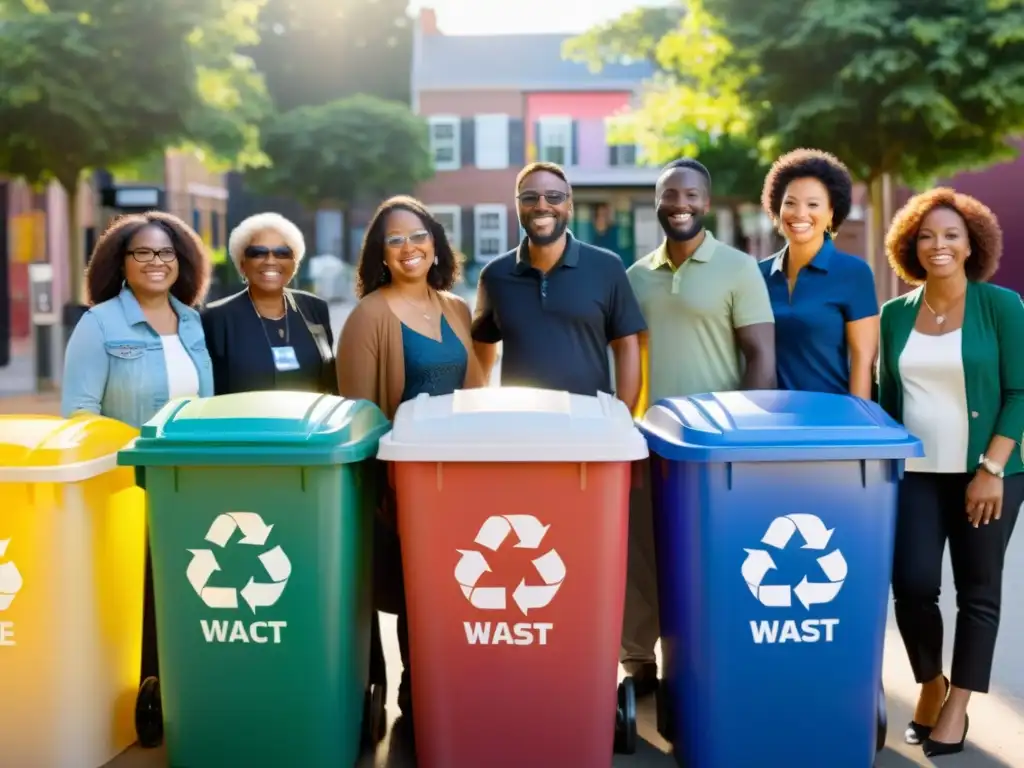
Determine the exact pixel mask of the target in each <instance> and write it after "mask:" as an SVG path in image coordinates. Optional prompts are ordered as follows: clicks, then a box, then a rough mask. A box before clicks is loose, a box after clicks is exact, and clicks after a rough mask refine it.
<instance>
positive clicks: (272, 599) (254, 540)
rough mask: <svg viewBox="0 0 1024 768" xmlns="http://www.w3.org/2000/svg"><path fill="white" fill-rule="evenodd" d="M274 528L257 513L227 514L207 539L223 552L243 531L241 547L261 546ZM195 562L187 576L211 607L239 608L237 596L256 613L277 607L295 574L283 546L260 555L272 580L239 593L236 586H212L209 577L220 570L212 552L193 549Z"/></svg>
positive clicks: (253, 583)
mask: <svg viewBox="0 0 1024 768" xmlns="http://www.w3.org/2000/svg"><path fill="white" fill-rule="evenodd" d="M273 527H274V526H272V525H267V524H266V523H264V522H263V518H262V517H260V516H259V515H258V514H256V513H255V512H226V513H224V514H222V515H218V517H217V519H216V520H214V521H213V524H212V525H210V530H209V531H208V532H207V534H206V540H207V541H208V542H210V543H211V544H216V545H217V546H218V547H220V548H221V549H223V548H224V547H226V546H227V544H228V541H230V540H231V537H232V535H233V534H234V533H235V531H236V530H238V531H241V532H242V538H241V539H239V540H238V543H239V544H242V545H244V546H250V547H262V546H263V545H264V544H266V543H267V539H268V538H269V537H270V531H271V530H272V529H273ZM188 551H189V552H190V553H191V554H192V561H191V562H190V563H189V564H188V570H187V571H186V574H185V575H186V576H187V577H188V581H189V584H191V585H192V589H194V590H195V591H196V594H197V595H199V597H200V598H201V599H202V601H203V602H204V603H206V605H207V607H209V608H238V596H239V594H241V596H242V599H243V600H244V601H245V602H246V603H247V604H248V605H249V608H250V609H251V610H252V612H253V613H256V609H257V608H269V607H270V606H272V605H274V604H275V603H276V602H277V601H278V600H279V599H280V598H281V595H282V594H283V593H284V588H285V587H286V586H288V578H289V577H290V576H291V575H292V563H291V561H290V560H289V559H288V555H286V554H285V553H284V550H283V549H281V547H280V546H276V547H274V548H273V549H269V550H267V551H266V552H264V553H263V554H261V555H260V556H259V560H260V563H262V564H263V568H264V569H265V570H266V572H267V575H268V576H269V577H270V581H269V582H268V581H256V580H255V579H254V578H250V579H249V582H248V583H247V584H246V585H245V586H244V587H242V589H241V590H237V589H235V588H234V587H210V586H207V583H208V582H209V580H210V577H211V576H212V575H213V574H214V573H216V572H217V571H219V570H220V564H219V563H218V562H217V556H216V555H215V554H214V553H213V550H209V549H190V550H188Z"/></svg>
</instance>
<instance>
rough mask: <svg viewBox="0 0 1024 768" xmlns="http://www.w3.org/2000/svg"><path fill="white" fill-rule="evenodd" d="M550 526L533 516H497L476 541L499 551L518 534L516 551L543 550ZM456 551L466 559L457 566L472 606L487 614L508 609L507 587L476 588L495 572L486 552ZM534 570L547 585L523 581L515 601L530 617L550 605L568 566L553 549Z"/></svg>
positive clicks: (458, 577)
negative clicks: (481, 578)
mask: <svg viewBox="0 0 1024 768" xmlns="http://www.w3.org/2000/svg"><path fill="white" fill-rule="evenodd" d="M550 527H551V526H550V525H542V524H541V522H540V520H538V519H537V518H535V517H533V516H532V515H493V516H491V517H489V518H487V519H486V520H484V524H483V525H482V526H480V532H479V533H478V534H477V535H476V539H475V540H474V542H475V543H476V544H479V545H480V546H481V547H486V548H487V549H489V550H491V551H492V552H497V551H498V548H499V547H500V546H501V545H502V544H503V543H504V541H505V539H506V538H508V535H509V534H510V533H512V532H513V531H514V532H515V534H516V537H517V538H518V540H519V541H518V543H517V544H516V545H515V547H516V549H539V548H540V544H541V541H543V539H544V535H545V534H546V533H547V532H548V529H549V528H550ZM456 552H458V553H459V554H460V555H462V558H461V559H460V560H459V562H458V564H457V565H456V566H455V580H456V581H457V582H458V583H459V586H460V587H462V594H464V595H465V596H466V599H468V600H469V602H470V604H471V605H472V606H474V607H475V608H480V609H482V610H485V611H502V610H504V609H505V605H506V602H507V590H506V589H505V587H478V586H476V583H477V582H478V581H479V580H480V577H481V576H483V575H484V574H485V573H487V572H489V571H490V570H491V567H490V566H489V565H488V564H487V558H485V557H484V555H483V553H481V552H478V551H477V550H475V549H457V550H456ZM533 567H534V568H535V569H536V570H537V573H538V574H539V575H540V578H541V580H542V581H543V582H544V583H543V584H527V583H526V579H522V580H521V581H520V582H519V586H517V587H516V588H515V590H514V591H513V592H512V600H513V601H515V604H516V605H518V606H519V610H521V611H522V612H523V614H524V615H529V612H530V610H531V609H536V608H543V607H544V606H546V605H547V604H548V603H550V602H551V601H552V600H553V599H554V597H555V595H556V594H557V593H558V589H559V587H561V585H562V581H563V580H564V579H565V563H563V562H562V558H561V557H559V555H558V553H557V552H556V551H555V550H553V549H550V550H548V551H547V553H545V554H543V555H541V556H540V557H538V558H536V559H534V560H533Z"/></svg>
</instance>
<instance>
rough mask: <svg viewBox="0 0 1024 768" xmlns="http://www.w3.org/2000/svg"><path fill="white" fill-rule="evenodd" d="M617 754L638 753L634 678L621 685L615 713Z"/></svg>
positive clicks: (627, 679) (624, 681)
mask: <svg viewBox="0 0 1024 768" xmlns="http://www.w3.org/2000/svg"><path fill="white" fill-rule="evenodd" d="M615 752H617V753H618V754H620V755H632V754H634V753H636V687H635V686H634V684H633V678H632V677H627V678H626V679H625V680H623V681H622V682H621V683H619V696H618V708H617V710H616V712H615Z"/></svg>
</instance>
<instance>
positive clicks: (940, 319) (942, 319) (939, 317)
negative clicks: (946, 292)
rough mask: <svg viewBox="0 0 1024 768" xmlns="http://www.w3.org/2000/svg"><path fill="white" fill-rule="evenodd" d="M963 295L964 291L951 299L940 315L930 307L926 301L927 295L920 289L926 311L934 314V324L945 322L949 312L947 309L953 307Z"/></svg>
mask: <svg viewBox="0 0 1024 768" xmlns="http://www.w3.org/2000/svg"><path fill="white" fill-rule="evenodd" d="M965 295H966V294H965V293H962V294H960V295H959V296H957V297H956V298H955V299H953V301H952V302H950V305H949V307H948V308H947V309H946V312H943V313H942V314H941V315H940V314H939V313H938V312H936V311H935V310H934V309H933V308H932V305H931V304H929V303H928V297H927V296H925V295H924V291H921V301H923V302H924V305H925V306H926V307H927V308H928V311H929V312H931V313H932V314H933V315H934V316H935V322H936V324H938V325H942V324H943V323H944V322H946V314H947V313H948V312H949V310H950V309H952V308H953V307H955V306H956V305H957V304H958V303H959V302H960V299H962V298H963V297H964V296H965Z"/></svg>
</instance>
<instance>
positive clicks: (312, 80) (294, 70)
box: [251, 0, 413, 112]
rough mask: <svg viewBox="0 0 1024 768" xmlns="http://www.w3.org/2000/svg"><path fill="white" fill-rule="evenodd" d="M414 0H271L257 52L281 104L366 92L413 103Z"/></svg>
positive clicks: (317, 101)
mask: <svg viewBox="0 0 1024 768" xmlns="http://www.w3.org/2000/svg"><path fill="white" fill-rule="evenodd" d="M407 5H408V1H407V0H267V2H266V5H265V6H264V8H263V10H262V12H261V13H260V19H259V28H260V43H259V45H258V46H256V47H254V48H253V49H252V51H251V54H252V57H253V59H254V60H255V61H256V64H257V67H258V68H259V70H260V71H261V72H262V73H263V75H264V77H265V79H266V83H267V89H268V90H269V92H270V95H271V97H272V99H273V101H274V104H275V106H276V107H277V109H279V110H280V111H282V112H286V111H289V110H292V109H294V108H296V107H300V106H309V105H314V104H326V103H327V102H330V101H334V100H336V99H340V98H343V97H345V96H352V95H355V94H357V93H366V94H369V95H372V96H378V97H380V98H383V99H391V100H395V101H404V102H407V103H408V102H409V100H410V77H409V71H410V68H411V65H412V47H413V46H412V30H413V21H412V19H411V18H409V16H408V14H407V12H406V6H407Z"/></svg>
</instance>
